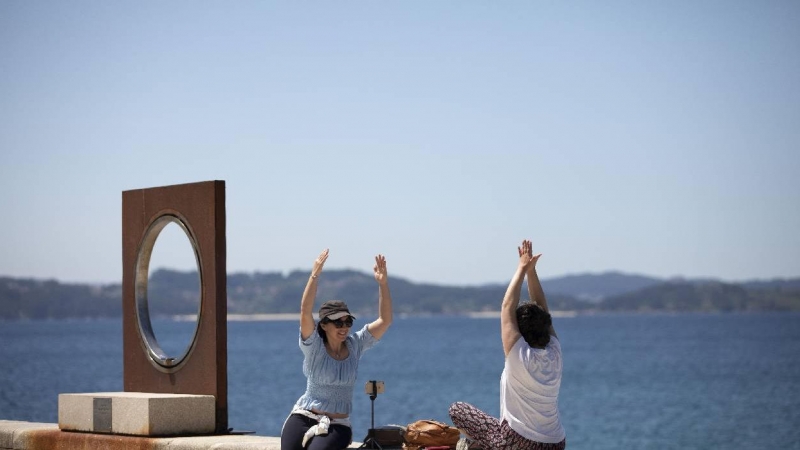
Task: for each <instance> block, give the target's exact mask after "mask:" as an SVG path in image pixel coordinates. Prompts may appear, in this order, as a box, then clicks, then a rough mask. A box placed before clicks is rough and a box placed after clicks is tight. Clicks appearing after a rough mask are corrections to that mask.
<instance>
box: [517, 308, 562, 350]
mask: <svg viewBox="0 0 800 450" xmlns="http://www.w3.org/2000/svg"><path fill="white" fill-rule="evenodd" d="M551 325H553V319H552V317H551V316H550V313H548V312H547V311H545V310H543V309H542V307H541V306H539V305H538V304H536V303H523V304H521V305H519V306H518V307H517V326H518V327H519V332H520V334H521V335H522V337H523V339H525V342H527V343H528V345H530V346H531V347H538V348H543V347H545V346H546V345H547V344H548V343H549V342H550V326H551Z"/></svg>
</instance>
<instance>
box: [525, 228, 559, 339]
mask: <svg viewBox="0 0 800 450" xmlns="http://www.w3.org/2000/svg"><path fill="white" fill-rule="evenodd" d="M523 246H527V250H526V251H527V252H528V253H530V254H533V244H531V241H525V242H523ZM540 256H542V254H541V253H539V254H538V255H534V256H533V257H532V259H533V261H531V264H530V265H528V268H527V270H526V275H527V276H528V295H530V297H531V301H532V302H534V303H536V304H538V305H539V306H540V307H541V308H542V309H543V310H545V312H548V313H549V312H550V309H549V308H548V306H547V299H546V298H545V296H544V289H542V283H540V282H539V275H538V274H537V273H536V263H537V262H538V261H539V257H540ZM548 332H549V333H550V335H551V336H556V337H557V335H556V330H555V328H553V326H552V325H550V329H549V330H548Z"/></svg>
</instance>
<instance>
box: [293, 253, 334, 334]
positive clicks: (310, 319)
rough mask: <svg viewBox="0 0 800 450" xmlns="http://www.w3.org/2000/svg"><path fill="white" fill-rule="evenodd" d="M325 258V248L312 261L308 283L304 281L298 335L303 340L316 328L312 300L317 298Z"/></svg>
mask: <svg viewBox="0 0 800 450" xmlns="http://www.w3.org/2000/svg"><path fill="white" fill-rule="evenodd" d="M327 259H328V249H327V248H326V249H325V250H324V251H323V252H322V253H320V254H319V256H318V257H317V259H316V260H315V261H314V267H312V268H311V276H309V277H308V283H306V288H305V290H304V291H303V298H302V300H300V337H302V338H303V340H306V339H308V338H309V337H311V333H313V332H314V329H315V328H316V324H315V323H314V300H315V299H316V298H317V282H318V281H319V275H320V274H321V273H322V266H324V265H325V260H327Z"/></svg>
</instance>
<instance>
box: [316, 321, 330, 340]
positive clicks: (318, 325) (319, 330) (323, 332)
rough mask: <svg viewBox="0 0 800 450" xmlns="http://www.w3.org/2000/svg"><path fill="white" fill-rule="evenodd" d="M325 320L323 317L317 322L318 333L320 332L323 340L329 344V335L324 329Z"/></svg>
mask: <svg viewBox="0 0 800 450" xmlns="http://www.w3.org/2000/svg"><path fill="white" fill-rule="evenodd" d="M323 321H325V319H322V320H320V321H319V322H317V333H319V336H320V337H321V338H322V342H324V343H326V344H327V343H328V335H327V334H326V333H325V330H323V329H322V322H323Z"/></svg>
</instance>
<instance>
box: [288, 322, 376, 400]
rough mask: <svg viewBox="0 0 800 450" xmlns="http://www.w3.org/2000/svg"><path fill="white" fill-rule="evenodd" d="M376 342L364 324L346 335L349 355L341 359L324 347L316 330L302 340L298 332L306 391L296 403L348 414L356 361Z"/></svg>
mask: <svg viewBox="0 0 800 450" xmlns="http://www.w3.org/2000/svg"><path fill="white" fill-rule="evenodd" d="M377 343H378V340H377V339H375V337H374V336H372V334H371V333H370V332H369V331H368V330H367V325H364V328H362V329H361V330H359V331H356V332H355V333H353V334H351V335H350V336H347V339H346V340H345V345H347V350H348V351H349V352H350V355H349V356H348V357H347V359H345V360H344V361H337V360H336V359H334V358H333V357H332V356H331V355H329V354H328V352H327V351H326V350H325V342H323V341H322V337H321V336H320V335H319V333H317V330H316V329H314V332H313V333H311V336H309V338H308V339H306V340H305V341H304V340H303V337H302V334H301V336H300V350H302V351H303V355H304V358H303V374H305V376H306V379H307V381H306V392H305V393H304V394H303V396H302V397H300V398H299V399H298V400H297V403H296V406H297V407H299V408H303V409H308V410H311V409H316V410H317V411H325V412H328V413H342V414H350V411H351V409H352V407H353V385H354V384H355V383H356V375H357V374H358V360H359V359H361V354H362V353H364V352H365V351H367V350H369V349H370V348H372V347H374V346H375V344H377Z"/></svg>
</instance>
